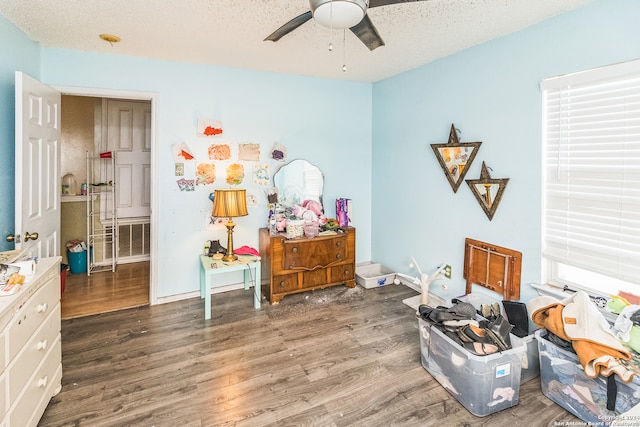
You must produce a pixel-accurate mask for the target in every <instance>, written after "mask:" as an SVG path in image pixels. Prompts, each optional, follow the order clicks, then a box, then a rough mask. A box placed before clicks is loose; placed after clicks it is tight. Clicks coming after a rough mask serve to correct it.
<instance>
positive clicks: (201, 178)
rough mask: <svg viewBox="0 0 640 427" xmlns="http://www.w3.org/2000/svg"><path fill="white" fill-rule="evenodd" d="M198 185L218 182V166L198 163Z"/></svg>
mask: <svg viewBox="0 0 640 427" xmlns="http://www.w3.org/2000/svg"><path fill="white" fill-rule="evenodd" d="M196 180H197V182H196V184H197V185H209V184H213V183H214V182H215V181H216V165H214V164H213V163H198V166H196Z"/></svg>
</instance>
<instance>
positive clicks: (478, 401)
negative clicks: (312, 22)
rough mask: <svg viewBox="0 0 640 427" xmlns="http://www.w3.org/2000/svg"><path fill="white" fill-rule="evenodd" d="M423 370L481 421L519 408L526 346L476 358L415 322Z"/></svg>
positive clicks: (517, 344)
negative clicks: (486, 417) (488, 416)
mask: <svg viewBox="0 0 640 427" xmlns="http://www.w3.org/2000/svg"><path fill="white" fill-rule="evenodd" d="M418 329H419V331H420V353H421V355H422V366H423V367H424V368H425V369H426V370H427V371H428V372H429V373H430V374H431V375H432V376H433V377H434V378H435V379H436V380H437V381H438V382H439V383H440V385H442V386H443V387H444V388H445V389H446V390H447V391H448V392H449V394H451V395H452V396H453V397H455V398H456V400H457V401H458V402H460V403H461V404H462V406H464V407H465V408H466V409H467V410H468V411H469V412H471V413H472V414H473V415H476V416H478V417H484V416H487V415H489V414H493V413H494V412H498V411H501V410H503V409H507V408H510V407H512V406H515V405H517V404H518V399H519V398H520V374H521V368H522V357H523V355H524V353H525V346H524V344H523V343H522V342H521V341H515V340H514V341H513V342H512V347H513V348H512V349H510V350H506V351H503V352H499V353H494V354H489V355H486V356H476V355H475V354H472V353H470V352H468V351H467V350H466V349H464V348H463V347H462V346H460V345H459V344H458V343H456V342H454V341H453V340H451V338H449V337H447V336H446V335H445V334H444V333H443V332H442V331H440V330H439V329H438V328H436V327H432V326H431V324H429V323H428V322H426V321H424V320H422V319H420V318H418Z"/></svg>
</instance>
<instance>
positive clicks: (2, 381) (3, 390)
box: [0, 374, 7, 426]
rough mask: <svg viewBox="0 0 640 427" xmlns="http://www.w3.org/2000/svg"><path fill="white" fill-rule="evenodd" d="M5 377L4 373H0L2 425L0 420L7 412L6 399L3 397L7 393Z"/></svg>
mask: <svg viewBox="0 0 640 427" xmlns="http://www.w3.org/2000/svg"><path fill="white" fill-rule="evenodd" d="M6 377H7V375H6V374H2V375H0V397H2V399H0V425H2V426H3V425H4V424H2V420H3V418H4V415H5V414H6V413H7V399H5V398H4V397H5V396H6V395H7V381H6Z"/></svg>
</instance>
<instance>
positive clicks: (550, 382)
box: [535, 329, 640, 425]
mask: <svg viewBox="0 0 640 427" xmlns="http://www.w3.org/2000/svg"><path fill="white" fill-rule="evenodd" d="M535 336H536V340H537V342H538V352H539V354H540V383H541V386H542V393H543V394H544V395H545V396H546V397H548V398H549V399H551V400H553V401H554V402H555V403H557V404H558V405H560V406H562V407H563V408H564V409H566V410H567V411H569V412H571V413H572V414H573V415H575V416H576V417H578V418H580V419H581V420H583V421H585V422H586V423H592V425H610V424H611V423H612V422H613V421H614V420H618V421H624V419H625V418H624V413H625V412H627V411H629V410H630V409H631V408H633V407H634V406H635V405H637V404H639V403H640V379H638V377H637V376H635V377H634V378H633V380H632V381H631V382H630V383H628V384H625V383H623V382H622V381H620V379H619V377H618V376H617V375H615V381H616V388H617V393H616V401H615V410H613V411H610V410H608V409H607V378H605V377H603V376H601V375H600V376H598V377H596V378H589V377H587V376H586V375H585V373H584V368H583V367H582V365H581V364H580V361H579V360H578V356H577V355H576V354H575V353H573V352H571V351H567V350H564V349H562V348H560V347H558V346H557V345H555V344H553V343H552V342H551V341H549V340H547V331H546V330H545V329H540V330H538V331H536V333H535ZM629 421H633V420H629ZM635 421H638V420H635ZM629 425H635V424H629Z"/></svg>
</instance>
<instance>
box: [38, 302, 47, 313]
mask: <svg viewBox="0 0 640 427" xmlns="http://www.w3.org/2000/svg"><path fill="white" fill-rule="evenodd" d="M48 309H49V304H47V303H46V302H45V303H43V304H40V305H38V308H37V309H36V310H37V311H38V313H44V312H45V311H47V310H48Z"/></svg>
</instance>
